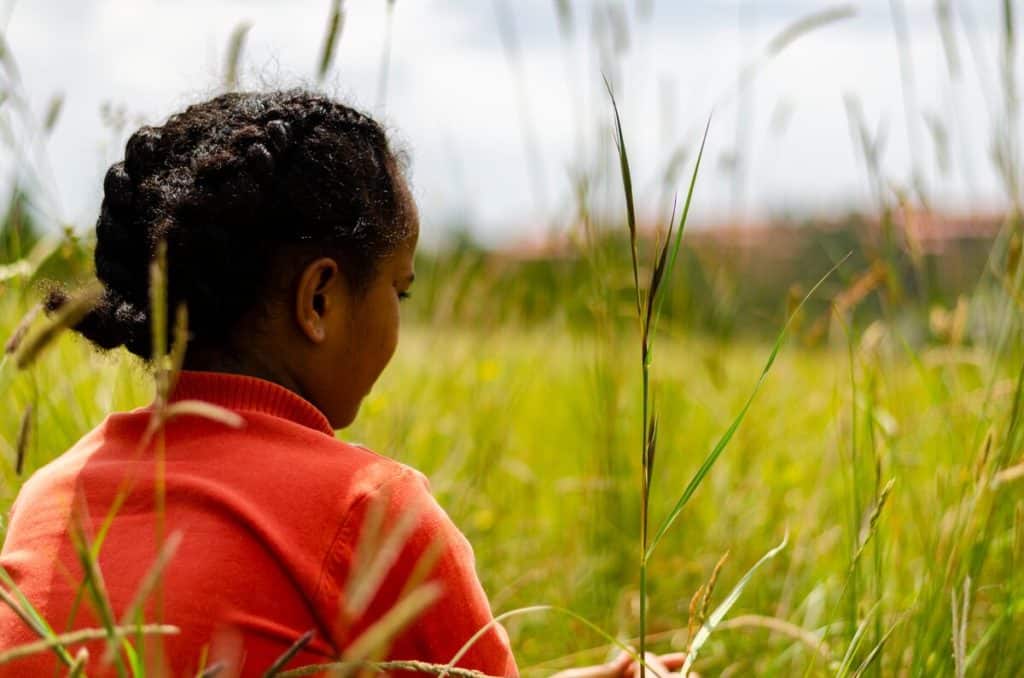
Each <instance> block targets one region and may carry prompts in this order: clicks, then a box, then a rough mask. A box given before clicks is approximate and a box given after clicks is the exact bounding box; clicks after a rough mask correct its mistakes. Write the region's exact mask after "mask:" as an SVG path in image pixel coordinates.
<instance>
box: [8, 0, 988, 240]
mask: <svg viewBox="0 0 1024 678" xmlns="http://www.w3.org/2000/svg"><path fill="white" fill-rule="evenodd" d="M567 4H568V5H569V6H570V7H571V8H572V17H571V20H572V24H571V25H572V34H571V37H570V38H569V39H568V42H567V41H566V39H565V38H564V37H563V34H562V33H560V31H559V22H558V14H557V10H556V5H557V3H556V2H555V1H554V0H449V1H443V0H397V2H396V3H395V5H394V10H395V11H394V15H393V25H392V31H393V32H392V48H391V60H390V64H391V66H390V70H389V79H388V86H387V90H386V96H384V97H382V96H381V93H380V92H379V82H380V72H381V55H382V52H383V46H384V44H385V35H386V26H387V13H386V6H387V3H386V2H385V0H347V2H346V3H345V10H346V20H345V24H344V29H343V32H342V35H341V41H340V46H339V49H338V51H337V54H336V56H335V61H334V65H333V68H332V70H331V72H330V75H329V77H328V78H327V81H326V86H327V88H328V90H329V91H331V92H332V93H334V94H337V95H339V96H341V97H343V98H344V99H346V100H347V101H349V102H351V103H355V104H357V105H359V106H361V107H363V108H364V109H367V110H369V111H370V112H373V113H375V114H378V115H379V116H381V117H382V118H383V119H384V120H385V121H386V123H387V124H388V126H389V127H390V128H391V129H392V130H393V134H394V135H395V137H396V138H397V139H398V140H399V141H400V143H401V145H402V146H403V147H404V148H405V149H406V150H407V151H408V152H409V154H410V156H411V158H412V169H411V174H412V182H413V185H414V191H415V195H416V196H417V199H418V201H419V204H420V207H421V212H422V215H423V222H424V228H425V230H426V235H427V237H428V238H430V237H431V234H434V235H436V234H437V233H438V232H440V230H441V229H442V228H443V227H444V226H445V225H451V224H456V223H462V224H466V225H468V226H470V227H472V228H473V229H474V231H475V232H476V233H477V234H478V235H479V236H480V237H482V238H484V239H487V240H490V241H495V240H518V239H522V238H526V237H530V236H532V235H536V234H539V233H541V232H543V231H544V230H545V229H547V228H550V227H551V226H552V224H558V223H565V222H566V220H567V215H569V214H570V213H571V210H572V205H573V198H572V186H573V180H572V176H573V175H574V172H576V171H577V170H578V169H579V168H585V169H589V170H593V169H594V168H597V167H600V166H601V158H602V157H605V158H606V157H607V154H608V153H609V152H610V151H612V150H613V148H614V147H613V139H612V137H611V134H610V132H609V128H608V123H609V111H610V107H609V101H608V98H607V94H606V93H605V91H604V86H603V84H602V72H604V74H605V75H607V76H608V77H609V78H611V80H612V81H613V83H614V86H615V89H616V94H617V97H618V98H619V100H620V107H621V111H622V115H623V124H624V128H625V135H626V140H627V143H628V144H629V150H630V154H631V161H632V165H633V169H634V173H635V175H636V183H637V192H638V200H639V203H640V206H641V210H642V211H643V212H645V213H647V214H649V215H654V214H656V213H657V211H658V210H661V209H663V208H665V206H666V200H668V201H670V196H669V197H668V198H665V197H663V196H662V192H661V189H660V183H661V182H660V179H659V177H661V176H663V175H664V173H665V170H666V167H667V165H668V163H669V162H670V160H671V158H672V157H673V155H678V154H679V153H681V154H682V156H681V157H683V158H685V162H684V163H683V164H682V165H681V167H682V169H683V170H684V174H685V173H686V172H688V171H689V169H690V167H691V163H692V161H693V157H694V153H693V152H694V150H695V148H696V146H697V144H698V143H699V140H700V134H701V132H702V131H703V127H704V123H705V121H706V120H707V118H708V116H709V114H710V113H711V112H712V109H713V108H714V116H713V119H712V124H711V131H710V136H709V140H708V151H707V154H706V158H705V159H706V165H705V171H704V172H703V174H702V176H701V178H700V180H699V183H698V188H697V195H696V202H695V206H694V212H693V215H694V220H695V221H696V222H703V223H713V222H720V221H728V220H758V219H764V218H771V217H777V216H780V215H786V214H792V215H819V214H824V213H833V212H836V211H841V210H844V209H848V208H852V207H865V206H868V205H870V200H871V192H870V190H869V187H870V184H869V182H868V181H867V178H866V174H865V168H864V164H863V162H862V160H861V157H860V155H859V153H858V152H857V151H856V149H855V146H854V144H853V143H852V141H851V134H850V126H849V121H848V115H847V111H848V104H847V102H849V101H856V102H859V105H860V106H861V107H862V108H863V111H864V117H865V119H866V121H867V125H868V127H869V128H870V130H871V132H872V134H876V133H880V134H881V135H882V136H883V137H884V139H885V141H884V144H883V145H882V147H881V163H882V165H883V168H884V172H885V174H886V177H887V179H888V180H890V181H891V182H892V183H893V185H895V186H896V187H902V186H907V185H908V184H909V183H910V176H911V160H910V158H911V155H912V154H911V149H912V148H913V149H916V151H915V153H916V157H917V158H918V165H919V166H920V172H921V174H922V176H923V186H924V188H925V189H926V192H927V195H928V198H929V199H930V201H932V202H933V203H934V204H937V205H939V206H945V207H949V208H954V209H966V208H969V207H999V206H1000V205H1002V204H1003V201H1004V193H1005V192H1004V191H1003V189H1002V187H1001V184H1000V182H999V180H998V178H997V175H996V172H995V171H994V169H993V163H992V161H991V159H990V157H991V154H990V149H991V137H992V129H993V124H994V123H993V120H994V119H995V116H996V115H997V112H998V110H999V108H998V102H997V101H993V99H994V98H997V97H998V96H1000V90H999V89H998V88H997V86H996V83H997V82H998V77H999V69H998V58H999V49H1000V47H999V46H1000V32H999V31H1000V15H999V8H1000V6H1001V4H1002V3H1001V0H951V2H950V3H949V4H950V5H951V6H952V9H953V19H954V21H953V34H952V35H953V44H954V47H955V50H954V57H955V59H954V65H955V66H958V67H959V69H958V72H959V73H960V75H959V78H957V79H953V78H951V76H950V72H951V71H950V64H949V60H948V59H947V52H946V51H945V49H944V44H943V41H942V38H941V33H940V25H939V22H938V21H937V20H936V4H937V3H936V2H935V0H902V1H901V0H896V2H890V0H862V1H860V2H852V3H849V4H850V5H852V6H853V7H854V8H856V10H857V14H856V16H854V17H853V18H851V19H848V20H845V21H842V22H838V23H835V24H832V25H828V26H825V27H823V28H820V29H819V30H817V31H815V32H813V33H810V34H807V35H804V36H803V37H801V38H800V39H799V40H797V41H796V42H794V43H793V44H791V45H790V46H788V47H787V48H786V49H785V50H784V51H783V52H782V53H781V54H780V55H778V56H777V57H776V58H774V59H773V60H771V61H770V62H766V63H765V64H764V66H763V68H761V69H759V70H758V71H757V74H756V76H755V78H754V79H753V80H752V81H751V86H750V87H749V88H747V89H746V90H745V91H743V92H742V93H740V92H738V91H737V87H736V83H737V75H738V73H739V72H740V71H741V69H742V67H743V65H744V64H747V63H751V62H752V61H754V60H756V59H757V58H758V55H759V54H761V53H762V52H763V50H764V49H765V48H766V46H767V45H769V43H770V42H771V41H772V39H773V37H775V36H776V35H778V34H779V33H780V32H781V31H783V30H784V29H785V28H786V27H787V26H790V25H791V24H793V23H794V22H796V21H798V20H799V19H801V18H802V17H805V16H807V15H808V14H811V13H814V12H820V11H822V10H824V9H826V8H829V7H836V6H840V5H842V4H844V3H832V2H827V1H826V0H610V1H598V0H569V2H568V3H567ZM894 6H895V7H896V8H897V9H898V8H900V7H902V8H904V10H905V16H906V23H907V26H908V28H909V38H910V47H911V49H910V63H911V64H912V78H911V81H912V82H911V84H912V89H911V90H910V97H911V98H910V102H911V106H912V108H911V110H910V113H909V117H908V115H907V110H906V108H905V99H904V96H905V90H904V88H903V87H901V71H900V60H899V54H898V50H897V40H896V37H895V33H894V30H893V26H894V24H893V18H894V17H893V8H894ZM329 10H330V2H329V0H288V1H287V2H285V1H283V0H173V1H172V0H21V1H20V2H13V3H12V0H0V27H3V26H5V25H6V29H5V31H4V33H5V37H6V41H7V42H8V43H9V45H10V49H11V52H12V53H13V55H14V58H15V59H16V61H17V66H18V69H19V71H20V77H21V85H20V86H21V88H22V90H23V92H24V94H25V95H26V96H27V98H28V100H29V102H30V103H31V106H32V108H33V110H34V111H35V112H36V114H37V115H39V116H42V115H43V114H44V112H45V110H46V108H47V105H48V102H49V101H50V100H51V99H52V97H53V96H54V95H55V94H62V95H63V96H64V97H65V104H64V107H63V111H62V114H61V117H60V119H59V121H58V123H57V127H56V128H55V130H54V131H53V133H52V135H51V136H50V138H49V140H48V142H47V149H46V150H47V157H48V162H45V161H42V160H38V159H34V160H33V164H34V166H36V167H38V168H39V171H38V175H39V176H41V177H42V180H43V181H44V183H45V185H46V187H47V190H48V191H49V192H50V193H53V194H54V195H55V196H57V197H54V198H47V199H45V200H40V202H41V203H45V205H43V207H44V209H45V210H46V211H47V212H48V213H49V215H50V216H52V218H53V219H59V220H63V221H67V222H70V223H75V224H79V225H82V226H88V225H91V224H92V223H93V221H94V220H95V215H96V212H97V207H98V203H99V199H100V196H101V192H100V186H101V179H102V176H103V173H104V171H105V169H106V167H107V165H109V163H110V162H113V161H114V160H117V159H118V158H120V157H121V153H122V151H123V141H124V138H123V136H119V135H118V134H117V133H115V132H114V131H112V130H111V129H110V128H109V127H108V126H105V125H104V124H103V122H102V116H101V113H100V111H101V107H102V105H103V104H104V102H107V103H108V104H111V105H113V106H114V107H115V108H117V107H123V108H124V110H126V111H127V113H128V116H129V119H130V121H131V123H130V124H132V125H137V124H138V122H139V121H148V122H157V121H160V120H161V119H162V118H164V117H166V116H167V115H168V114H169V113H171V112H173V111H175V110H177V109H180V108H181V107H183V106H185V105H187V104H188V103H190V102H193V101H195V100H198V99H200V98H203V97H205V96H208V95H210V94H212V93H214V92H216V91H217V89H218V87H220V86H221V82H222V78H223V71H224V66H223V64H224V58H225V53H226V51H227V43H228V41H229V37H230V35H231V33H232V31H233V30H234V29H235V27H236V26H237V25H238V24H239V23H240V22H242V21H247V22H249V23H250V24H251V29H250V31H249V33H248V37H247V41H246V43H245V50H244V78H243V84H245V85H250V86H274V87H282V86H292V85H296V84H304V83H314V82H315V80H314V78H313V74H314V73H315V68H316V63H317V59H318V54H319V51H320V47H321V43H322V40H323V35H324V31H325V25H326V19H327V16H328V13H329ZM616 16H618V17H624V19H625V25H626V27H627V30H626V31H624V32H623V31H618V32H617V31H616V29H614V28H609V27H610V26H615V25H618V24H615V22H614V21H609V19H608V17H616ZM502 26H505V29H504V32H503V31H502V29H501V27H502ZM609 36H611V37H609ZM609 41H615V42H616V44H617V45H618V46H619V48H620V52H619V53H618V55H617V57H616V63H614V64H609V63H608V62H607V61H605V62H602V60H601V58H600V51H601V50H600V48H599V45H602V44H608V43H609ZM0 84H2V85H9V84H10V73H9V71H6V70H2V69H0ZM8 107H9V104H8ZM10 112H11V111H8V113H9V114H10ZM738 118H739V119H740V120H742V121H743V122H742V124H740V125H738V124H737V119H738ZM12 124H13V125H14V126H15V128H16V130H21V128H20V127H19V126H18V123H17V122H16V121H15V122H14V123H12ZM908 130H909V132H908ZM935 130H938V132H937V133H935ZM18 133H19V134H22V135H23V131H22V132H18ZM937 138H938V139H945V140H944V141H940V142H936V139H937ZM737 149H739V151H740V152H739V153H738V154H737V153H736V151H737ZM0 150H2V151H3V152H4V153H6V155H7V157H6V158H0V169H2V170H3V172H4V178H3V179H2V181H4V182H9V180H10V175H11V170H12V165H13V164H15V163H13V162H12V161H11V156H10V153H8V152H7V150H6V147H3V146H0ZM737 157H738V158H739V162H738V164H737V162H736V160H735V158H737ZM18 164H21V165H24V164H25V163H24V161H22V162H21V163H18ZM47 165H48V166H47ZM736 167H739V168H740V172H739V173H738V174H737V171H736V169H735V168H736ZM612 178H614V177H612ZM677 183H679V184H680V185H681V183H682V182H681V180H680V182H677ZM618 199H619V192H618V189H617V187H616V186H615V185H613V184H611V183H609V182H608V181H607V180H605V181H602V180H600V179H598V180H596V182H595V184H594V198H593V204H594V206H596V207H598V208H601V207H607V208H609V209H612V208H614V207H615V206H616V204H617V203H616V201H617V200H618Z"/></svg>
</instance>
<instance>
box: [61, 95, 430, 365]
mask: <svg viewBox="0 0 1024 678" xmlns="http://www.w3.org/2000/svg"><path fill="white" fill-rule="evenodd" d="M404 181H405V180H404V177H403V176H402V168H401V162H400V160H399V159H398V157H397V156H396V155H395V154H394V153H393V152H392V150H391V148H390V146H389V143H388V139H387V135H386V134H385V132H384V130H383V128H382V127H381V126H380V125H379V124H378V123H377V122H376V121H374V120H373V119H371V118H370V117H368V116H366V115H364V114H362V113H359V112H358V111H356V110H354V109H352V108H350V107H348V106H345V105H343V104H341V103H338V102H336V101H333V100H331V99H329V98H327V97H325V96H321V95H319V94H314V93H311V92H308V91H305V90H290V91H274V92H235V93H230V94H224V95H221V96H218V97H216V98H214V99H211V100H209V101H205V102H203V103H199V104H196V105H193V106H190V107H189V108H187V109H186V110H185V111H183V112H181V113H178V114H176V115H173V116H171V117H170V118H169V119H168V120H167V122H166V123H164V124H163V125H161V126H158V127H143V128H141V129H140V130H138V131H137V132H136V133H135V134H133V135H132V137H131V138H130V139H129V140H128V143H127V146H126V148H125V155H124V161H123V162H118V163H115V164H114V165H113V166H111V167H110V169H109V170H108V172H107V174H106V178H105V179H104V182H103V193H104V196H103V204H102V207H101V209H100V216H99V219H98V220H97V222H96V250H95V264H96V276H97V277H98V278H99V280H100V281H101V282H102V283H103V286H104V292H103V295H102V298H101V300H100V302H99V304H98V305H97V306H96V307H95V308H94V309H93V310H92V312H90V313H89V314H88V315H87V316H86V317H85V318H84V319H83V320H82V321H81V322H80V323H79V324H78V325H77V326H76V327H75V329H76V330H77V331H78V332H80V333H81V334H82V335H84V336H85V337H86V338H88V339H89V340H90V341H92V342H93V343H94V344H95V345H96V346H98V347H100V348H102V349H112V348H115V347H118V346H125V347H126V348H127V349H128V350H129V351H131V352H132V353H134V354H136V355H138V356H140V357H143V358H148V357H150V354H151V350H152V347H151V330H150V315H151V314H150V308H149V294H148V284H149V264H150V262H151V260H152V259H153V257H154V256H155V253H156V250H157V246H158V243H160V242H161V241H164V242H166V244H167V274H168V287H167V299H168V304H169V305H170V307H171V308H174V307H176V306H177V305H178V304H179V303H181V302H184V303H185V304H186V306H187V308H188V312H189V329H190V334H191V335H192V336H191V340H190V341H192V342H193V343H196V342H201V343H202V344H204V345H208V346H214V347H216V346H221V345H223V344H224V342H226V341H230V340H231V335H232V332H233V330H234V329H235V328H236V325H237V323H238V321H239V320H240V319H241V318H242V317H243V315H245V314H246V313H247V312H249V311H250V310H252V309H254V308H258V307H259V305H260V302H261V300H262V299H264V298H265V295H266V294H267V293H268V292H269V291H270V288H271V285H272V284H273V281H274V280H275V272H276V273H280V271H279V270H278V269H280V268H281V266H280V263H281V261H283V257H284V256H285V255H294V254H296V253H299V254H301V253H306V254H307V255H309V256H310V257H312V256H316V255H320V256H323V255H325V254H327V255H330V256H334V257H335V258H337V259H338V263H339V268H340V269H341V270H342V271H343V273H344V275H345V277H346V279H347V281H348V282H349V284H350V286H351V287H352V288H353V289H355V290H357V291H358V290H362V289H365V286H366V285H367V284H368V283H369V282H370V281H371V280H372V276H373V274H374V270H375V264H376V263H377V262H378V261H379V260H380V259H381V258H382V257H384V256H386V255H387V254H389V253H390V252H391V251H393V250H394V249H395V247H396V246H397V245H398V244H400V243H401V242H403V241H404V239H405V238H406V237H407V236H408V233H409V228H410V226H409V219H408V218H406V216H407V210H408V209H409V207H410V206H409V205H408V204H407V197H406V196H407V193H406V192H405V191H404V189H403V185H404V184H403V182H404ZM65 299H66V295H64V294H63V293H61V292H59V291H54V292H52V293H51V294H50V296H49V298H48V300H47V307H48V308H49V309H50V310H51V311H52V310H55V309H56V308H59V307H60V306H61V304H62V303H63V302H64V300H65Z"/></svg>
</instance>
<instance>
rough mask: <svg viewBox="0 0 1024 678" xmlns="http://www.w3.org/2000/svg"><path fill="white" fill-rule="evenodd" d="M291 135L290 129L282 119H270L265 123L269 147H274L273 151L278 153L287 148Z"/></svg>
mask: <svg viewBox="0 0 1024 678" xmlns="http://www.w3.org/2000/svg"><path fill="white" fill-rule="evenodd" d="M291 136H292V135H291V129H290V128H289V125H288V123H286V122H284V121H283V120H271V121H270V122H268V123H267V137H268V138H269V139H270V147H271V148H273V149H274V153H277V154H278V155H280V154H282V153H284V152H285V151H286V150H288V146H289V144H290V143H291Z"/></svg>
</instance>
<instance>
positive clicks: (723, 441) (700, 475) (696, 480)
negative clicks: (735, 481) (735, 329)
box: [644, 254, 850, 560]
mask: <svg viewBox="0 0 1024 678" xmlns="http://www.w3.org/2000/svg"><path fill="white" fill-rule="evenodd" d="M849 256H850V255H849V254H847V255H846V256H845V257H843V258H842V259H841V260H840V261H839V263H837V264H836V265H835V266H833V267H832V268H830V269H829V271H828V273H826V274H825V275H824V276H822V277H821V279H820V280H818V282H817V283H815V284H814V287H812V288H811V291H810V292H808V293H807V294H806V295H804V298H803V299H801V300H800V303H799V304H797V306H796V308H794V309H793V312H792V313H790V315H789V318H787V319H786V323H785V325H783V327H782V331H781V332H779V335H778V337H776V339H775V345H774V346H773V347H772V352H771V354H770V355H769V356H768V360H767V362H765V365H764V368H762V370H761V375H760V376H759V377H758V379H757V383H756V384H754V390H753V391H752V392H751V393H750V396H749V397H748V398H747V401H746V403H745V404H744V405H743V409H741V410H740V413H739V414H738V415H736V418H735V419H733V420H732V423H731V424H730V425H729V428H728V429H726V431H725V433H724V434H723V435H722V437H721V438H720V439H719V440H718V443H717V444H716V445H715V447H714V449H712V450H711V453H710V454H708V456H707V457H706V458H705V459H704V462H703V463H702V464H701V465H700V468H699V469H697V472H696V473H695V474H694V476H693V478H692V479H691V480H690V483H689V484H688V485H687V486H686V489H685V490H684V491H683V494H682V495H681V496H680V497H679V499H678V501H676V504H675V506H674V507H672V510H671V511H670V512H669V514H668V516H667V517H666V518H665V520H664V522H662V524H661V527H659V528H658V531H657V532H656V533H655V535H654V539H653V540H652V541H651V545H650V546H649V547H648V548H647V553H646V554H645V556H644V558H645V559H646V560H649V559H650V557H651V554H653V553H654V549H655V548H657V546H658V542H660V541H661V538H662V537H664V536H665V533H666V532H667V531H668V529H669V528H670V527H672V523H674V522H675V521H676V518H678V517H679V514H680V513H681V512H682V510H683V507H684V506H686V503H687V502H688V501H690V497H692V496H693V493H694V492H696V491H697V488H698V487H700V485H701V483H702V482H703V481H704V477H705V476H707V474H708V472H709V471H710V470H711V467H712V466H714V465H715V462H716V461H718V457H719V456H720V455H721V454H722V451H723V450H725V448H726V446H727V445H728V444H729V441H731V440H732V437H733V435H734V434H735V433H736V430H737V429H738V428H739V427H740V424H741V423H743V419H744V418H745V417H746V416H747V411H748V410H749V409H750V406H751V404H753V402H754V398H755V397H756V396H757V394H758V392H759V391H760V390H761V386H762V385H763V384H764V382H765V379H767V378H768V373H769V372H770V371H771V369H772V365H774V364H775V358H776V357H778V355H779V351H780V350H781V349H782V344H783V343H784V341H785V339H786V336H787V335H788V333H789V326H790V325H791V324H792V322H793V318H794V317H796V315H797V313H799V312H800V309H802V308H803V306H804V304H806V303H807V300H808V299H810V298H811V296H812V295H813V294H814V293H815V292H816V291H817V290H818V288H819V287H821V285H822V283H824V282H825V281H826V280H827V279H828V278H829V277H830V276H831V275H832V274H833V273H835V271H836V270H837V269H838V268H839V267H840V266H841V265H842V264H843V262H845V261H846V260H847V259H848V258H849Z"/></svg>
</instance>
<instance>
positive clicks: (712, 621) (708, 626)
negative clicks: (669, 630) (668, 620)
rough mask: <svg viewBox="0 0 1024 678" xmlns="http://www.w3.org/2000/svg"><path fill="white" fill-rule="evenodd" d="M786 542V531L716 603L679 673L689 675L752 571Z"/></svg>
mask: <svg viewBox="0 0 1024 678" xmlns="http://www.w3.org/2000/svg"><path fill="white" fill-rule="evenodd" d="M788 543H789V532H788V531H787V532H786V534H785V535H784V536H783V537H782V543H780V544H779V545H778V546H776V547H775V548H773V549H771V550H770V551H768V553H766V554H764V555H763V556H761V559H760V560H758V561H757V562H756V563H754V565H753V567H751V568H750V569H749V570H747V572H746V574H744V575H743V576H742V577H740V580H739V581H738V582H737V583H736V586H734V587H733V588H732V591H730V592H729V595H727V596H726V597H725V600H723V601H722V602H721V603H720V604H719V605H718V607H716V608H715V610H714V612H712V613H711V615H710V616H709V617H708V618H707V621H705V622H704V623H703V624H701V627H700V629H699V630H698V631H697V633H696V635H694V637H693V642H691V643H690V651H689V654H688V655H687V657H686V662H685V663H684V664H683V667H682V668H681V669H680V670H679V674H680V675H682V676H688V675H690V669H691V668H692V667H693V662H694V661H695V660H696V659H697V653H698V652H699V651H700V648H701V647H702V646H703V645H704V643H706V642H707V640H708V638H710V637H711V632H712V631H714V630H715V627H716V626H718V625H719V624H720V623H721V622H722V620H723V619H724V618H725V615H727V614H728V613H729V610H731V609H732V606H733V605H735V604H736V601H737V600H739V599H740V595H741V594H742V593H743V589H745V588H747V584H749V583H750V580H751V578H752V577H753V576H754V573H755V572H757V571H758V570H759V569H761V566H762V565H764V564H765V563H767V562H768V561H769V560H771V559H772V558H774V557H775V556H777V555H779V553H781V552H782V550H783V549H784V548H786V545H787V544H788Z"/></svg>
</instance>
